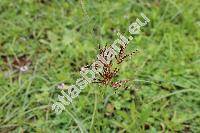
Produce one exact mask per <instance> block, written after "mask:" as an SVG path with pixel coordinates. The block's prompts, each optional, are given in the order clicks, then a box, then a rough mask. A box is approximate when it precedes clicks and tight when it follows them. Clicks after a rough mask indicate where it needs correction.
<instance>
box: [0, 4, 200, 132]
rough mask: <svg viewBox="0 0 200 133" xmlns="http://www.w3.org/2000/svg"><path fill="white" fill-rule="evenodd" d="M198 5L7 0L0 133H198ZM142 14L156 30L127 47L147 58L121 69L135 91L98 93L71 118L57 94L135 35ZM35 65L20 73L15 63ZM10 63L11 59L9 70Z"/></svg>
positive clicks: (78, 104)
mask: <svg viewBox="0 0 200 133" xmlns="http://www.w3.org/2000/svg"><path fill="white" fill-rule="evenodd" d="M199 7H200V2H199V0H192V1H191V0H105V1H103V0H84V1H83V0H1V1H0V56H1V59H0V94H1V97H0V132H66V131H69V132H81V131H82V132H138V133H141V132H152V133H153V132H195V133H199V132H200V124H199V123H200V88H199V86H200V78H199V76H200V69H199V68H200V67H199V66H200V65H199V63H200V60H199V59H200V58H199V57H200V56H199V53H200V48H199V43H200V32H199V29H200V11H199ZM140 12H143V13H144V14H146V15H147V16H148V18H150V20H151V22H150V24H149V25H148V26H145V27H144V28H143V29H142V32H141V34H140V35H138V36H136V37H135V38H134V40H133V41H131V42H130V43H129V48H128V51H129V52H131V51H133V50H135V49H139V50H140V53H139V54H137V55H136V56H134V57H133V58H131V59H129V60H127V61H126V63H123V65H121V66H120V72H119V75H118V80H120V79H131V83H130V86H131V87H132V89H130V90H123V88H121V89H119V90H118V91H117V94H115V93H114V92H115V90H114V89H113V88H111V87H103V86H98V85H97V84H90V85H89V86H88V87H87V88H86V89H84V91H82V92H81V94H80V96H79V97H78V98H76V99H74V102H73V104H71V105H70V106H67V107H66V108H67V109H66V111H64V112H63V113H62V114H61V115H59V116H56V115H55V113H54V112H52V111H51V105H52V103H53V102H54V101H56V100H57V95H58V94H59V90H58V89H56V86H57V85H58V84H59V83H61V82H65V83H66V84H67V85H72V84H75V81H76V79H77V78H79V77H80V75H79V70H80V68H81V67H82V66H84V65H87V64H91V63H93V61H95V59H96V55H97V54H98V44H100V45H101V46H104V45H105V44H111V43H112V42H113V41H114V40H115V39H116V38H117V35H116V34H115V33H114V32H113V31H114V30H120V32H121V33H123V34H124V35H126V36H128V35H129V33H128V26H129V25H130V24H131V23H132V22H134V21H135V19H136V18H137V17H140ZM23 55H24V56H26V58H28V59H30V60H31V62H32V63H31V65H30V66H29V70H28V71H27V72H25V73H22V72H17V70H16V69H13V68H12V67H11V66H12V65H13V64H12V60H14V59H15V58H17V57H20V56H23ZM5 58H9V61H8V62H6V61H5Z"/></svg>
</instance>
